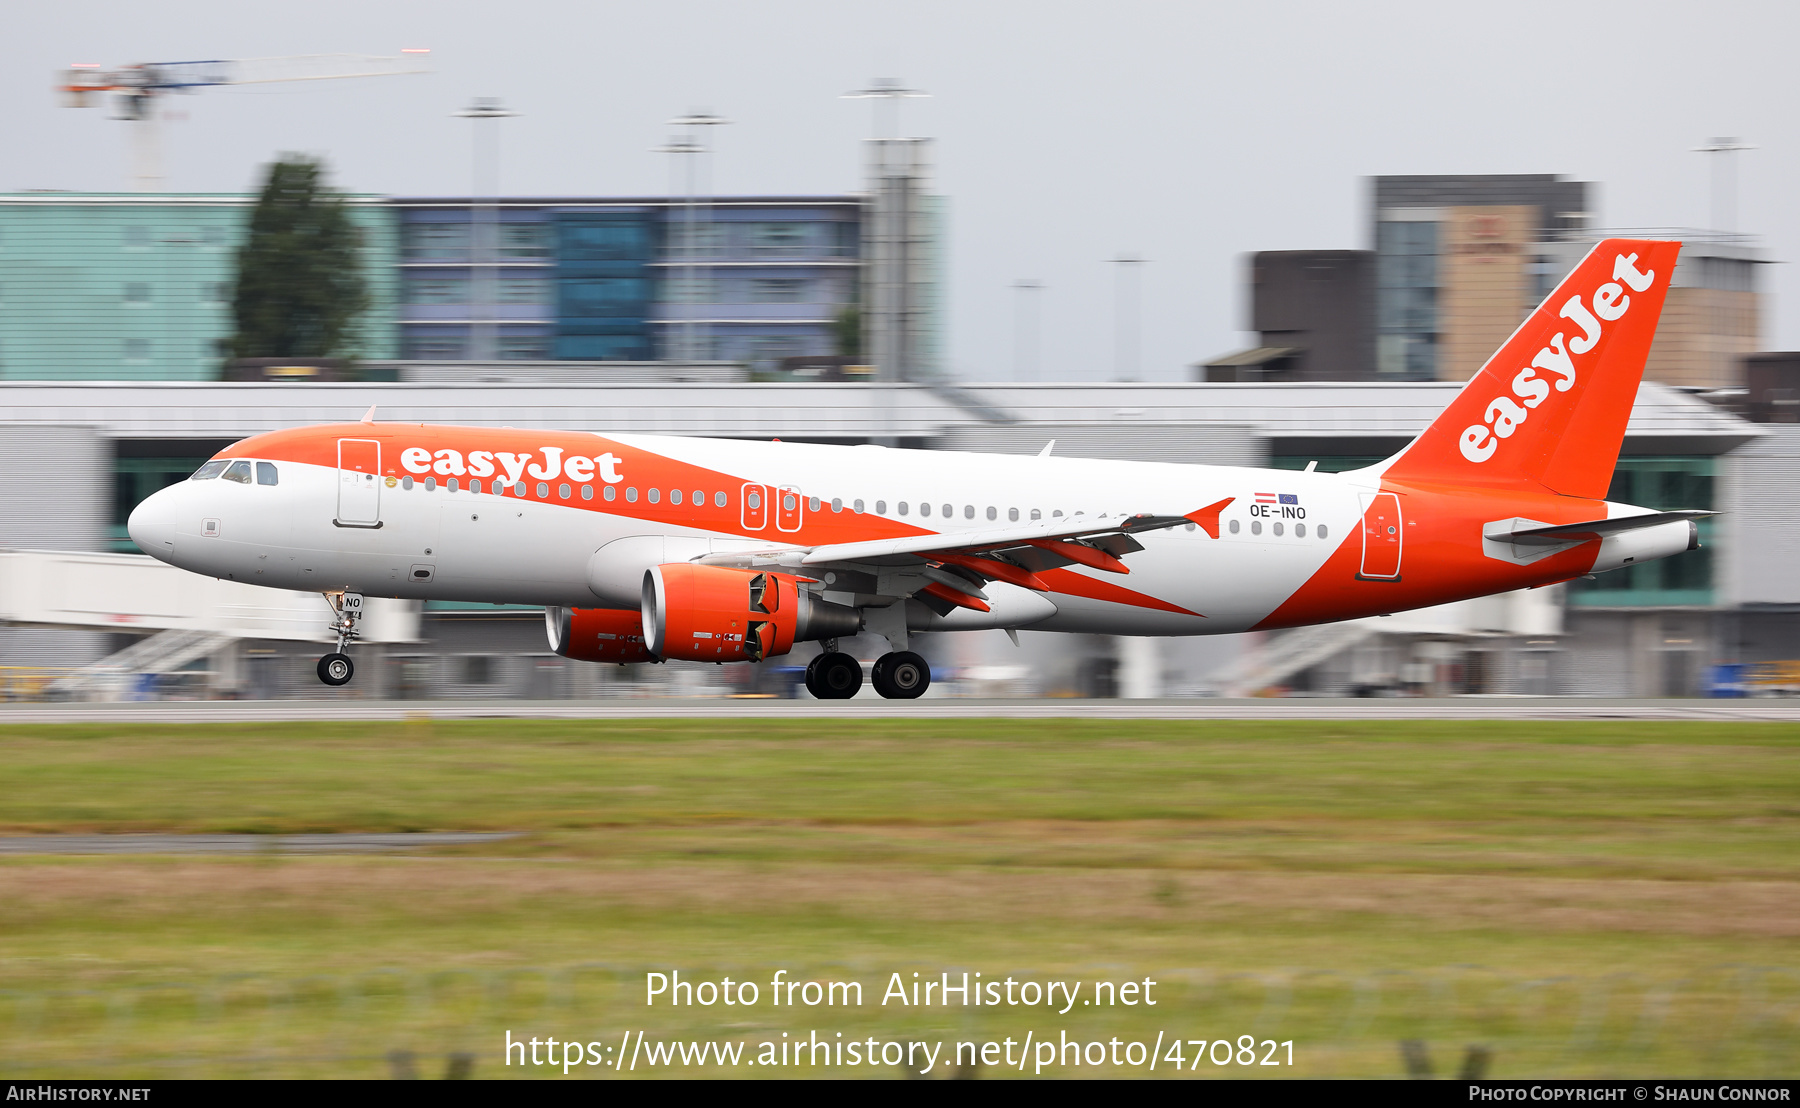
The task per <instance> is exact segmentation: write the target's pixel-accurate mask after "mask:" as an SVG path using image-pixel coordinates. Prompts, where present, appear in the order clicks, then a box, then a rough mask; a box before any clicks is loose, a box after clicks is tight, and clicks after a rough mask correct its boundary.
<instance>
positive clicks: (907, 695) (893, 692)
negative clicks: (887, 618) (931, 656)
mask: <svg viewBox="0 0 1800 1108" xmlns="http://www.w3.org/2000/svg"><path fill="white" fill-rule="evenodd" d="M869 680H870V681H872V682H874V684H875V691H876V692H878V693H880V694H881V695H882V696H885V697H887V698H888V699H889V700H916V699H918V698H919V697H921V696H923V695H924V694H925V690H926V689H928V688H930V687H931V665H930V663H928V662H927V661H925V659H923V658H921V657H919V656H918V655H917V654H914V653H913V652H912V651H910V650H896V651H894V652H893V653H892V654H883V655H882V656H881V657H879V658H877V659H875V666H874V668H873V669H871V670H870V671H869Z"/></svg>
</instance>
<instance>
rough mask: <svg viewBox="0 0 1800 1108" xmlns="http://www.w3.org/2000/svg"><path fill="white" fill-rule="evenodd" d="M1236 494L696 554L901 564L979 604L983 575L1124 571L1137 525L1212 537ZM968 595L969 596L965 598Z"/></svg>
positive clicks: (739, 560) (952, 597)
mask: <svg viewBox="0 0 1800 1108" xmlns="http://www.w3.org/2000/svg"><path fill="white" fill-rule="evenodd" d="M1235 499H1236V497H1226V498H1225V499H1224V500H1220V501H1218V502H1217V503H1214V504H1209V505H1207V506H1206V507H1204V508H1200V509H1197V510H1195V511H1192V512H1189V513H1187V514H1186V515H1178V516H1177V515H1154V514H1150V513H1140V514H1137V515H1126V516H1119V517H1117V518H1114V519H1100V518H1098V517H1096V518H1093V519H1089V518H1087V517H1085V516H1069V517H1065V518H1062V519H1043V520H1033V521H1031V522H1029V523H1019V524H1010V525H1007V526H1002V527H984V528H979V529H976V530H972V531H957V532H953V533H950V534H937V535H905V536H901V537H899V538H892V539H870V540H867V541H864V542H847V543H828V544H825V545H823V546H810V547H809V546H787V547H773V548H769V549H766V550H745V551H731V552H721V553H715V554H710V555H707V556H705V557H702V558H700V559H697V560H698V561H700V562H702V563H708V564H715V565H744V564H750V565H754V564H758V563H764V564H766V563H775V564H782V565H789V566H793V567H795V568H818V567H823V566H839V567H846V568H862V569H875V568H877V567H880V566H889V567H892V566H903V567H906V568H907V569H908V570H910V571H912V572H914V573H915V574H916V575H917V576H918V577H919V578H920V581H919V584H921V585H924V591H926V592H930V593H932V594H933V595H935V596H937V597H938V598H939V599H941V600H944V601H947V602H948V603H951V604H958V605H963V606H979V607H983V608H985V603H984V602H985V601H986V599H987V596H986V594H985V593H983V592H982V591H981V588H980V586H981V585H982V584H984V583H986V582H987V581H990V580H993V581H1004V582H1006V583H1008V584H1012V585H1019V586H1021V587H1023V588H1028V589H1032V590H1034V591H1037V592H1049V591H1052V590H1051V587H1050V585H1049V584H1047V583H1046V582H1044V581H1043V580H1042V579H1041V578H1039V577H1038V574H1039V573H1041V572H1044V571H1046V570H1051V569H1060V568H1061V567H1063V566H1068V565H1084V566H1088V567H1090V568H1093V569H1102V570H1106V571H1108V572H1111V573H1130V572H1131V570H1130V568H1129V567H1127V566H1126V565H1125V563H1124V562H1121V561H1120V560H1119V559H1120V557H1122V556H1123V555H1126V554H1130V553H1132V552H1133V551H1137V550H1142V549H1143V548H1144V547H1143V544H1142V543H1140V542H1138V541H1137V540H1136V539H1134V538H1132V537H1131V536H1132V535H1134V534H1138V533H1141V532H1144V531H1159V530H1163V529H1165V528H1169V527H1179V526H1182V525H1183V524H1190V523H1191V524H1196V525H1198V526H1199V527H1201V528H1204V529H1205V531H1206V533H1207V534H1208V535H1210V536H1212V537H1213V538H1215V539H1216V538H1218V537H1219V513H1220V512H1222V511H1223V510H1224V509H1225V507H1226V506H1227V505H1229V504H1230V503H1231V502H1232V501H1233V500H1235ZM927 582H929V583H927ZM969 598H973V600H974V601H975V602H976V603H975V604H966V603H965V601H966V600H968V599H969Z"/></svg>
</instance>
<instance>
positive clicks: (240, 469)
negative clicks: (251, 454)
mask: <svg viewBox="0 0 1800 1108" xmlns="http://www.w3.org/2000/svg"><path fill="white" fill-rule="evenodd" d="M221 476H223V477H224V478H225V480H227V481H236V482H237V483H238V484H240V485H248V484H249V483H250V463H249V462H232V463H231V465H230V466H229V467H227V468H226V470H225V472H224V473H223V474H222V475H221Z"/></svg>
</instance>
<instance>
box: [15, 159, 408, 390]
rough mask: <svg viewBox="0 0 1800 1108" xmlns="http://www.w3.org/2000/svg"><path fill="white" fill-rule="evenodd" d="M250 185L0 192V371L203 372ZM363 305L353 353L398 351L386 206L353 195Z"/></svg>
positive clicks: (20, 374) (101, 376)
mask: <svg viewBox="0 0 1800 1108" xmlns="http://www.w3.org/2000/svg"><path fill="white" fill-rule="evenodd" d="M255 199H256V198H255V197H253V196H210V195H193V194H150V195H110V194H92V193H89V194H74V193H71V194H16V195H10V196H7V195H0V288H3V289H4V290H5V296H4V298H3V299H0V378H6V379H13V380H63V381H82V380H142V381H208V380H216V379H217V378H218V376H219V370H220V364H221V360H222V358H223V357H224V352H225V345H224V344H225V340H227V339H229V338H230V336H231V334H232V332H233V330H234V329H235V325H234V322H233V320H232V316H231V303H230V301H231V289H232V286H233V283H234V282H235V280H236V276H237V249H238V246H239V244H240V243H241V241H242V239H243V234H244V227H245V224H246V221H247V220H248V218H249V215H250V212H251V209H252V206H253V204H254V202H255ZM349 207H350V218H351V220H352V221H353V222H354V223H355V224H356V227H357V229H358V231H359V232H360V234H361V241H362V250H363V257H364V263H365V268H364V271H363V276H364V279H365V280H366V281H367V284H368V290H369V296H370V307H369V311H368V313H367V314H366V315H365V316H364V317H363V319H362V320H361V322H360V324H359V326H358V328H357V332H356V342H357V348H356V350H355V351H354V353H355V355H356V356H358V357H361V358H368V359H386V358H392V357H394V356H396V354H398V352H399V351H398V345H397V340H398V333H397V330H398V329H397V328H396V327H395V325H394V320H395V318H396V316H395V312H396V307H397V304H396V300H397V294H398V292H399V288H398V284H399V282H398V280H397V277H398V274H397V272H396V270H395V267H394V261H395V254H396V246H397V243H396V241H395V228H394V225H393V213H392V212H391V210H390V209H389V208H388V207H387V206H386V205H385V204H382V203H379V202H373V201H372V200H371V198H367V197H352V198H351V204H350V206H349Z"/></svg>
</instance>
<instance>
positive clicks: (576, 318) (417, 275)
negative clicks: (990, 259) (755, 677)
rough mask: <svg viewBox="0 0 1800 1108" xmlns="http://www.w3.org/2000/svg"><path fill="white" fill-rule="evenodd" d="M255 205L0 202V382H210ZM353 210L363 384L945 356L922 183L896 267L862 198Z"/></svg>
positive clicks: (874, 212) (431, 203) (83, 199)
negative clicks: (541, 367)
mask: <svg viewBox="0 0 1800 1108" xmlns="http://www.w3.org/2000/svg"><path fill="white" fill-rule="evenodd" d="M909 183H910V182H909ZM255 200H256V198H255V197H254V196H200V195H131V194H124V195H77V194H67V193H30V194H14V195H7V196H0V380H65V381H80V380H126V381H129V380H138V381H210V380H217V379H219V377H220V374H221V370H222V366H223V363H224V362H225V360H226V359H227V357H228V351H227V340H228V339H229V338H230V336H231V334H232V331H233V320H232V315H231V293H232V288H233V282H234V281H235V277H236V253H237V248H238V246H239V245H240V244H241V242H242V239H243V236H244V233H245V228H246V226H247V223H248V218H249V214H250V211H251V209H252V206H253V205H254V203H255ZM346 200H347V202H348V206H349V210H350V213H351V216H352V219H353V220H354V222H355V224H356V226H357V229H358V231H359V232H360V237H361V244H362V245H361V249H362V257H363V261H364V276H365V278H366V281H367V285H368V290H369V306H368V309H367V310H366V312H365V313H364V314H363V316H362V318H361V320H360V321H359V324H358V326H357V328H356V336H357V337H356V347H355V349H354V350H352V351H349V352H348V353H349V354H351V355H352V356H353V357H354V358H355V360H357V361H358V362H360V363H362V366H363V371H364V372H365V373H366V374H367V375H371V376H376V377H381V376H388V377H390V378H391V377H397V376H401V375H403V374H402V371H401V370H400V369H399V368H398V365H399V363H414V364H433V363H488V362H502V363H507V364H509V365H512V366H515V367H516V366H517V365H518V364H519V363H526V362H533V363H545V362H561V363H609V364H608V365H594V366H592V368H591V372H590V373H588V374H587V376H588V377H589V378H590V379H595V380H603V379H607V378H608V377H611V376H613V375H614V370H615V369H616V367H615V366H614V365H611V364H610V363H635V364H639V365H642V364H643V363H648V362H673V363H682V364H692V363H729V364H731V365H734V366H737V367H740V368H741V370H742V371H743V372H745V373H747V374H749V375H751V376H754V377H758V378H771V379H784V378H787V377H790V376H792V374H793V372H794V370H795V368H796V367H802V368H810V369H813V370H815V371H816V370H817V369H818V367H821V366H830V367H833V368H839V367H842V366H843V365H847V364H861V363H863V362H864V361H865V358H864V357H863V350H864V349H865V348H867V349H871V350H872V349H874V348H876V347H879V346H880V345H881V344H882V343H883V342H884V341H887V340H886V335H887V333H888V331H889V330H890V329H894V330H899V329H906V330H909V331H910V333H911V336H912V337H911V348H912V349H915V350H916V351H917V353H916V354H915V355H914V356H913V357H911V358H910V359H909V364H908V365H907V366H905V367H901V368H904V369H905V370H906V371H907V372H906V373H905V376H908V377H918V376H922V375H925V374H928V373H929V372H930V371H931V370H932V369H933V368H935V357H936V351H937V350H939V349H940V348H941V344H942V337H941V328H942V292H941V286H942V250H941V246H940V245H939V242H940V239H941V235H942V227H941V221H942V215H941V213H942V206H941V203H940V202H939V201H938V199H937V198H935V197H930V196H924V195H918V194H917V190H916V189H914V190H913V192H912V193H911V194H908V195H904V196H902V197H901V198H900V200H901V202H902V203H906V204H910V205H911V207H912V209H913V210H912V211H911V213H910V214H912V215H913V216H914V217H915V218H913V219H911V220H910V221H905V222H906V223H907V230H906V234H907V235H908V236H910V238H909V241H908V242H906V243H904V244H903V245H904V246H905V247H906V249H903V250H902V251H900V252H899V254H898V256H897V257H890V256H891V255H893V254H894V251H893V250H892V249H891V247H892V244H891V243H889V242H888V241H886V239H885V238H883V237H882V235H883V232H882V228H884V227H887V226H889V225H891V224H893V223H895V222H896V220H895V219H893V218H890V217H888V216H887V214H886V213H885V212H883V211H882V205H881V204H880V203H878V202H877V201H876V200H868V199H865V198H863V197H858V196H842V197H721V198H716V199H712V200H709V201H707V202H706V204H705V205H704V206H701V205H697V204H693V203H689V202H686V201H681V200H673V201H672V200H669V199H667V198H635V199H633V198H624V199H612V198H580V197H575V198H550V199H546V198H531V199H520V198H506V199H500V200H497V201H484V202H482V203H481V204H471V202H470V201H469V200H468V199H466V198H465V199H431V198H380V197H369V196H351V197H347V198H346ZM878 262H886V263H887V264H886V265H885V266H884V265H881V264H877V263H878ZM896 268H897V269H898V271H899V272H900V274H901V279H900V282H899V283H898V284H899V287H903V288H906V289H907V290H909V291H910V292H911V295H912V299H911V300H910V301H909V302H908V303H907V304H906V305H905V306H904V310H903V312H889V313H887V314H886V315H883V314H882V313H879V312H877V311H873V310H871V311H866V312H865V311H864V310H863V306H862V301H863V299H864V296H863V288H864V285H865V283H869V284H871V285H873V286H874V289H872V291H875V290H885V289H889V288H893V287H896V285H897V282H895V281H893V280H888V279H885V278H882V277H881V275H882V274H883V273H885V272H887V271H889V270H894V269H896ZM890 317H893V318H890ZM896 320H897V321H896Z"/></svg>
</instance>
